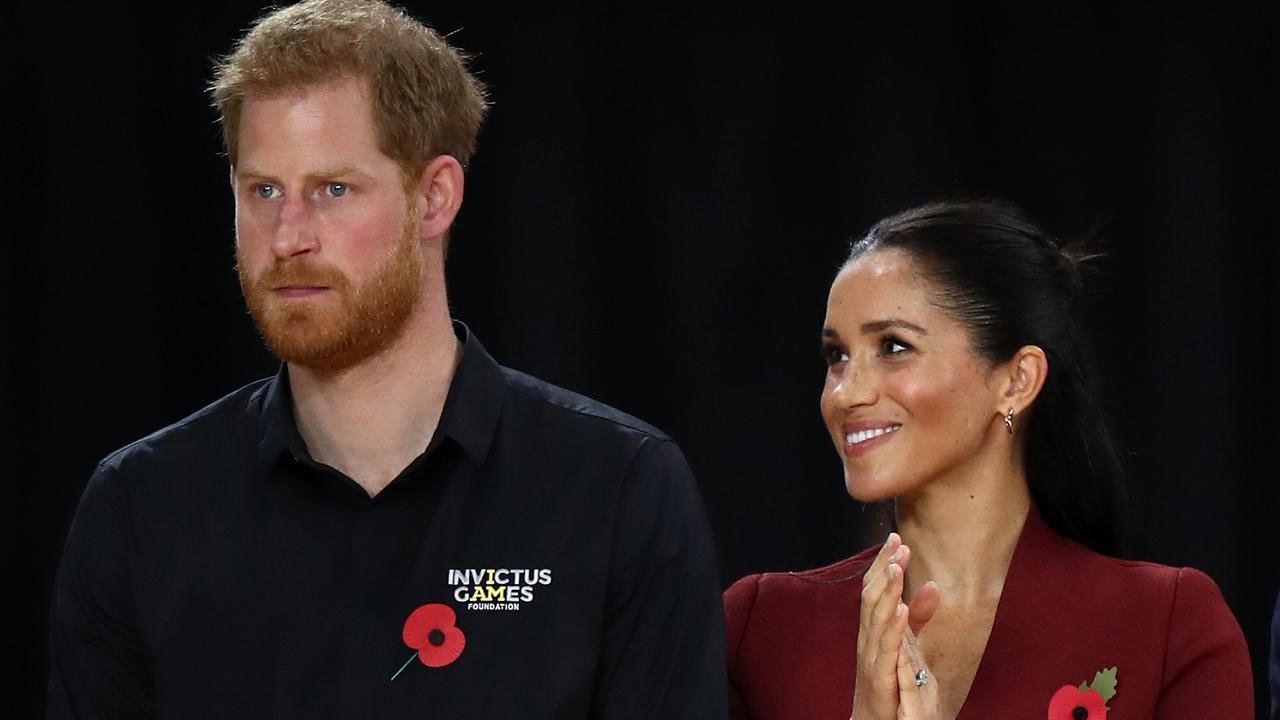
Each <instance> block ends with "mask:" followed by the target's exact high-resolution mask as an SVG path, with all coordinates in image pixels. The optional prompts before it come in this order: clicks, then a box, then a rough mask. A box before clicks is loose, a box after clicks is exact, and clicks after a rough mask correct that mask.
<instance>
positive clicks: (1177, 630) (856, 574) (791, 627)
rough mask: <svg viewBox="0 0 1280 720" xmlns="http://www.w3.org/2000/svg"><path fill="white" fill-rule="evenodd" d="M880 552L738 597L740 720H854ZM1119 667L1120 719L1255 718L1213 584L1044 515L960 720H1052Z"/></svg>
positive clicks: (734, 648)
mask: <svg viewBox="0 0 1280 720" xmlns="http://www.w3.org/2000/svg"><path fill="white" fill-rule="evenodd" d="M879 549H880V548H879V547H874V548H871V549H868V550H866V551H864V552H862V553H859V554H858V555H855V556H854V557H852V558H849V559H847V560H843V561H841V562H838V563H836V564H834V565H829V566H827V567H824V568H819V569H817V570H810V571H807V572H800V573H765V574H762V575H751V576H748V577H745V578H743V579H741V580H739V581H738V582H736V583H734V585H733V587H730V588H729V589H728V590H727V591H725V594H724V605H725V625H726V630H727V642H728V658H729V680H730V705H731V708H732V712H731V714H732V717H734V718H753V719H754V720H774V719H775V718H788V719H789V718H823V719H829V720H844V718H848V717H849V711H850V709H851V707H852V705H853V685H854V669H855V665H856V652H855V650H856V648H857V640H858V609H859V604H860V593H861V590H862V574H863V573H864V572H866V569H867V568H868V567H869V566H870V564H871V561H872V559H874V558H875V555H876V553H877V552H878V551H879ZM926 632H927V630H926ZM1113 666H1114V667H1116V668H1117V673H1116V679H1117V683H1116V686H1115V690H1116V692H1115V696H1114V697H1113V698H1112V699H1111V700H1110V701H1109V702H1108V703H1107V706H1108V707H1109V712H1108V713H1107V720H1131V719H1132V720H1137V719H1139V718H1141V719H1143V720H1147V719H1148V718H1154V719H1155V720H1184V719H1185V720H1208V719H1210V718H1213V719H1214V720H1237V719H1239V720H1245V719H1246V718H1250V717H1251V716H1252V714H1253V680H1252V675H1251V670H1250V667H1249V654H1248V649H1247V648H1246V646H1245V642H1244V636H1243V635H1242V634H1241V632H1240V626H1239V625H1238V624H1237V623H1236V620H1235V618H1234V617H1233V616H1232V614H1231V611H1230V610H1229V609H1228V608H1227V605H1226V603H1225V602H1224V601H1223V599H1222V594H1221V593H1220V592H1219V591H1218V587H1217V585H1215V584H1214V582H1213V580H1211V579H1209V577H1208V576H1207V575H1205V574H1204V573H1202V572H1200V571H1198V570H1194V569H1191V568H1180V569H1179V568H1172V567H1166V566H1163V565H1155V564H1152V563H1142V562H1130V561H1125V560H1116V559H1114V558H1109V557H1106V556H1103V555H1099V554H1098V553H1095V552H1093V551H1092V550H1089V549H1087V548H1085V547H1083V546H1082V545H1079V544H1078V543H1075V542H1073V541H1070V540H1067V539H1066V538H1063V537H1061V536H1059V535H1057V534H1056V533H1054V532H1053V531H1052V530H1051V529H1049V527H1048V526H1047V525H1046V524H1045V523H1044V520H1043V519H1041V517H1040V515H1039V513H1038V512H1036V510H1035V509H1034V508H1033V509H1032V510H1031V512H1030V513H1029V514H1028V516H1027V521H1026V523H1025V525H1024V527H1023V529H1022V534H1021V536H1020V537H1019V538H1018V544H1017V547H1016V548H1015V549H1014V552H1013V559H1012V561H1011V563H1010V565H1009V575H1008V577H1007V578H1006V579H1005V584H1004V590H1003V592H1002V593H1001V596H1000V602H999V605H998V606H997V608H996V616H995V622H994V624H993V625H992V628H991V636H990V638H989V639H988V641H987V647H986V650H985V651H984V652H983V655H982V661H981V662H980V664H979V665H978V671H977V675H976V676H975V677H974V680H973V685H972V687H971V688H970V690H969V695H968V697H967V698H966V700H965V702H964V706H963V707H962V708H961V710H960V714H959V716H958V720H978V719H980V718H981V719H983V720H988V719H990V718H1019V719H1021V718H1028V719H1035V720H1039V719H1040V718H1046V717H1048V709H1049V700H1050V698H1051V697H1052V696H1053V694H1054V692H1056V691H1057V690H1058V689H1059V688H1061V687H1062V686H1063V685H1072V686H1078V685H1080V683H1082V682H1090V681H1092V680H1093V678H1094V673H1096V672H1098V671H1100V670H1103V669H1105V668H1110V667H1113ZM943 681H944V682H945V679H944V680H943Z"/></svg>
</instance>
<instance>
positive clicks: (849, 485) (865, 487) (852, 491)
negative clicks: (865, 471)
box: [844, 474, 898, 503]
mask: <svg viewBox="0 0 1280 720" xmlns="http://www.w3.org/2000/svg"><path fill="white" fill-rule="evenodd" d="M844 489H845V490H846V491H847V492H848V493H849V497H851V498H853V499H854V500H857V501H858V502H863V503H875V502H880V501H882V500H891V499H893V498H895V497H897V496H898V493H897V492H896V489H895V488H894V487H892V486H890V485H889V484H887V483H880V482H874V481H872V480H871V479H870V478H865V477H863V478H853V477H849V475H848V474H846V475H845V477H844Z"/></svg>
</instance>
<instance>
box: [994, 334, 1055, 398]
mask: <svg viewBox="0 0 1280 720" xmlns="http://www.w3.org/2000/svg"><path fill="white" fill-rule="evenodd" d="M1048 376H1049V358H1048V357H1046V356H1045V354H1044V350H1041V349H1040V347H1039V346H1036V345H1024V346H1022V347H1021V348H1019V349H1018V351H1017V352H1016V353H1014V354H1013V357H1012V358H1010V359H1009V360H1008V361H1006V362H1004V363H1001V364H1000V365H999V366H998V367H997V368H996V370H995V372H994V375H993V380H994V381H995V382H994V385H995V388H994V389H995V390H996V395H997V397H996V408H995V411H996V412H998V413H999V414H1001V415H1005V414H1006V413H1008V411H1009V410H1010V409H1012V410H1013V412H1014V415H1019V414H1021V413H1022V412H1023V411H1024V410H1026V409H1027V408H1029V407H1031V403H1033V402H1035V399H1036V397H1037V396H1038V395H1039V394H1040V389H1041V388H1043V387H1044V381H1045V378H1047V377H1048Z"/></svg>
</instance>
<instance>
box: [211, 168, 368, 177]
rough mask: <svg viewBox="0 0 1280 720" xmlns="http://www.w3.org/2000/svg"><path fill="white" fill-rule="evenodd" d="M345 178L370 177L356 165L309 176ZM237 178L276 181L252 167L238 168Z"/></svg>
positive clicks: (322, 171)
mask: <svg viewBox="0 0 1280 720" xmlns="http://www.w3.org/2000/svg"><path fill="white" fill-rule="evenodd" d="M343 176H356V177H362V178H367V177H369V174H368V173H365V172H361V171H360V170H359V169H357V168H356V167H355V166H354V165H340V166H338V167H333V168H321V169H320V170H317V171H315V172H313V173H308V174H307V177H308V178H310V179H312V180H315V179H320V178H334V177H343ZM236 177H245V178H253V179H255V180H273V179H275V177H274V176H273V175H271V174H270V173H265V172H262V171H261V170H258V169H257V168H254V167H250V166H243V167H239V168H236Z"/></svg>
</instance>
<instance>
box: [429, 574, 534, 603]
mask: <svg viewBox="0 0 1280 720" xmlns="http://www.w3.org/2000/svg"><path fill="white" fill-rule="evenodd" d="M449 584H450V585H452V586H453V599H454V600H456V601H458V602H460V603H466V604H467V606H466V607H467V609H468V610H519V609H520V603H531V602H533V599H534V592H533V591H534V589H535V588H536V587H537V586H539V585H550V584H551V570H550V569H549V568H536V569H535V568H464V569H461V570H455V569H450V570H449Z"/></svg>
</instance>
